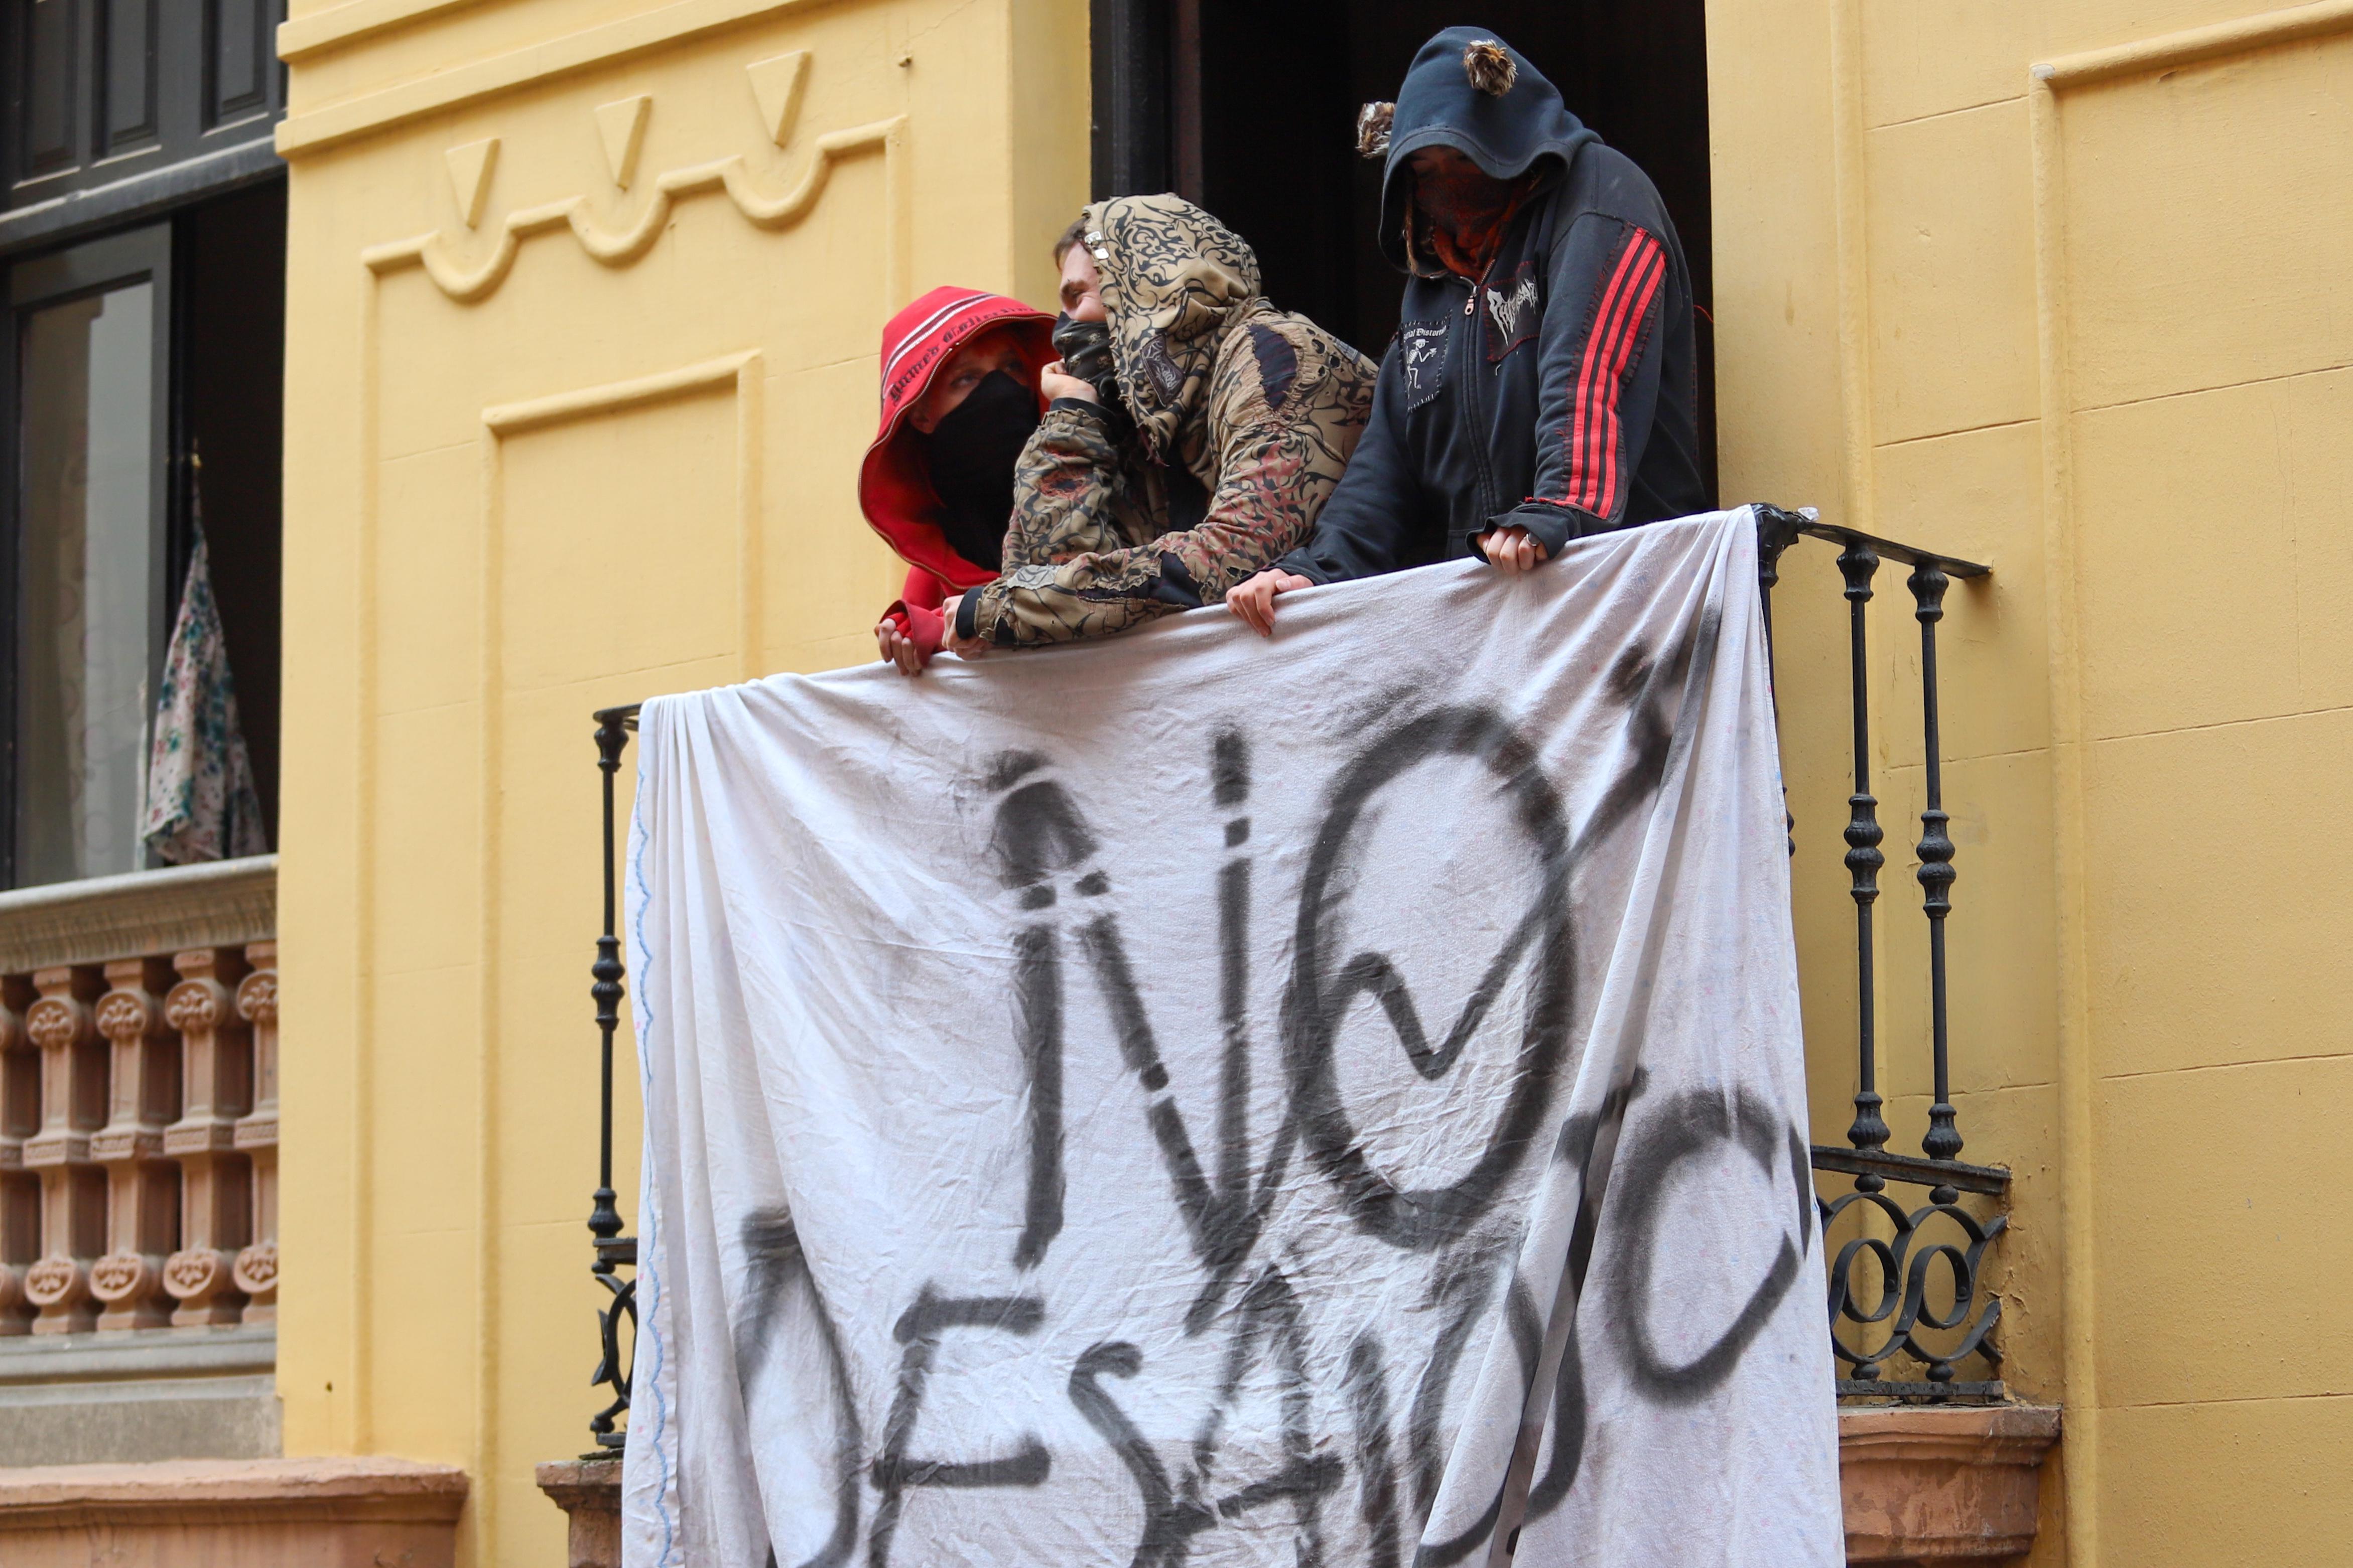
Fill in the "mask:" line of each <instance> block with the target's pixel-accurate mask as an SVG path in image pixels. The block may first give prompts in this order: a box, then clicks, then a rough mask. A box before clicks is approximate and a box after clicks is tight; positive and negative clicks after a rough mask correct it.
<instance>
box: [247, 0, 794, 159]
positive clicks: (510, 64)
mask: <svg viewBox="0 0 2353 1568" xmlns="http://www.w3.org/2000/svg"><path fill="white" fill-rule="evenodd" d="M822 3H823V0H673V3H672V4H670V5H664V6H662V7H660V8H659V10H653V11H648V12H646V13H644V14H643V15H641V16H626V17H623V18H622V19H621V20H619V21H617V22H607V23H605V24H603V25H602V26H595V27H584V28H582V29H581V30H580V31H579V32H576V33H566V34H565V35H563V36H562V37H554V38H549V39H547V40H546V41H544V42H543V43H537V44H533V45H530V46H528V47H524V48H520V49H511V50H509V51H508V52H507V53H505V54H502V55H493V56H491V58H488V59H482V60H476V61H474V62H473V63H472V64H470V65H462V66H457V67H454V68H450V69H448V70H440V71H435V72H433V73H432V74H431V75H429V76H423V77H417V78H416V79H412V80H409V81H404V82H399V83H396V84H395V85H394V86H391V87H387V88H381V89H377V90H376V91H374V92H364V93H361V94H358V95H357V96H355V97H352V98H346V99H342V100H337V101H335V102H332V103H328V104H324V105H322V106H321V107H319V108H317V109H306V110H302V111H301V113H298V114H290V115H288V116H287V117H286V118H285V119H284V120H281V121H279V122H278V153H279V156H280V157H282V158H287V159H293V158H300V157H303V156H306V155H308V154H310V153H318V152H322V151H323V150H325V149H326V148H329V147H332V146H335V145H337V144H338V143H340V142H348V141H350V140H351V139H352V138H353V137H355V136H364V135H367V134H369V133H370V132H377V131H384V130H388V129H389V128H391V127H393V126H395V125H403V124H406V123H407V122H408V121H412V120H417V119H421V118H423V117H424V116H426V115H428V114H439V113H442V112H444V111H446V110H451V109H456V108H458V107H459V106H460V105H462V104H468V103H473V102H476V101H478V100H481V99H485V98H490V97H491V96H493V95H495V94H498V93H501V92H508V91H512V89H516V88H519V87H522V86H524V85H525V84H527V83H534V82H543V81H552V80H554V79H556V78H558V77H565V76H570V75H572V74H573V73H575V72H576V71H583V70H586V69H587V68H590V67H592V66H597V65H602V64H604V63H605V62H606V61H607V60H610V59H616V58H620V57H622V56H624V55H634V54H638V53H641V52H643V51H645V50H648V49H654V48H659V47H662V46H664V45H667V44H676V43H682V42H684V41H685V40H687V39H689V38H699V37H702V36H704V35H705V34H708V33H716V32H720V31H722V30H723V29H725V28H728V27H734V26H743V25H744V24H745V23H747V22H754V21H758V20H760V19H762V18H764V17H768V16H775V15H776V14H777V13H778V12H781V11H788V10H791V9H793V8H794V7H796V6H800V5H818V4H822ZM360 5H369V9H370V11H371V13H375V12H377V11H378V10H379V8H378V7H376V6H375V5H372V4H370V0H354V4H353V5H350V6H341V7H338V8H337V9H338V11H343V10H354V9H357V8H358V7H359V6H360ZM447 8H448V7H447V6H444V5H429V4H426V3H424V0H410V3H409V5H406V6H404V5H385V6H383V7H381V8H380V9H381V11H382V13H383V14H385V15H391V14H394V13H399V16H398V18H397V19H396V20H395V21H390V22H379V23H376V24H375V25H373V26H368V27H365V28H363V29H361V31H380V30H382V28H384V27H385V26H400V25H403V24H405V23H406V21H409V20H414V19H415V18H416V17H417V16H427V15H431V14H433V13H434V12H436V11H439V10H444V9H447ZM294 25H295V24H293V23H288V24H287V26H294ZM358 36H359V33H358V32H350V33H347V34H345V35H343V36H340V37H336V38H335V40H334V42H335V44H336V45H341V44H344V43H348V42H350V41H351V40H352V38H353V37H358ZM319 47H326V46H322V45H319V44H316V43H311V44H307V45H305V46H304V47H303V49H302V51H301V52H304V53H308V52H311V51H313V50H315V49H317V48H319ZM284 49H285V44H284V35H283V34H282V33H281V34H280V54H281V55H283V54H284ZM289 58H294V57H289Z"/></svg>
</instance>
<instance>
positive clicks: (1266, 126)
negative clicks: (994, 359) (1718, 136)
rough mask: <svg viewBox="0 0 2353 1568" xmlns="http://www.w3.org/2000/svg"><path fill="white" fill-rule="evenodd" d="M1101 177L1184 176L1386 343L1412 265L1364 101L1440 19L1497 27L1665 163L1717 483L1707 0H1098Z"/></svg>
mask: <svg viewBox="0 0 2353 1568" xmlns="http://www.w3.org/2000/svg"><path fill="white" fill-rule="evenodd" d="M1093 9H1094V27H1095V31H1094V37H1095V73H1094V74H1095V102H1096V106H1097V108H1096V125H1095V189H1096V194H1097V195H1113V194H1118V193H1121V192H1134V191H1159V190H1175V191H1177V192H1179V193H1181V194H1183V195H1187V196H1190V197H1191V198H1192V199H1194V200H1196V201H1198V202H1199V203H1200V204H1201V205H1203V206H1206V207H1208V209H1209V210H1210V211H1211V212H1214V213H1216V214H1217V215H1218V216H1219V217H1220V218H1222V219H1224V220H1225V221H1226V222H1227V223H1228V224H1229V225H1231V226H1233V227H1234V228H1235V229H1236V230H1237V231H1238V232H1239V233H1240V234H1241V236H1242V237H1244V238H1246V239H1248V240H1249V241H1250V244H1251V246H1252V247H1254V248H1255V249H1256V250H1257V251H1258V255H1259V261H1260V265H1261V268H1262V269H1263V271H1264V274H1265V278H1266V289H1267V293H1268V295H1269V296H1270V297H1271V299H1272V300H1274V302H1275V303H1276V304H1278V305H1282V306H1283V307H1284V308H1286V309H1289V310H1299V311H1302V312H1303V313H1305V314H1306V315H1309V316H1311V317H1313V318H1314V319H1315V320H1316V321H1319V322H1321V323H1323V324H1324V326H1326V327H1328V328H1330V329H1331V330H1332V331H1335V332H1337V333H1338V334H1339V335H1340V336H1342V337H1344V338H1346V339H1348V340H1349V341H1350V342H1354V343H1356V345H1357V346H1358V347H1359V348H1361V349H1363V350H1364V351H1365V352H1366V353H1369V354H1373V355H1376V356H1377V355H1378V354H1379V353H1381V352H1382V350H1383V349H1384V348H1386V347H1387V346H1388V340H1389V336H1390V334H1391V333H1392V332H1394V331H1396V330H1397V311H1398V297H1399V295H1400V293H1401V291H1402V287H1403V279H1401V278H1399V276H1398V273H1397V272H1396V271H1395V269H1393V268H1391V267H1390V266H1389V265H1388V262H1386V261H1384V260H1383V259H1382V258H1381V255H1380V252H1379V251H1378V249H1377V248H1376V246H1375V240H1374V232H1373V231H1374V225H1375V222H1376V220H1377V216H1378V210H1379V202H1380V165H1379V164H1378V163H1368V162H1366V161H1364V160H1362V159H1359V158H1357V157H1356V151H1355V140H1356V110H1357V106H1358V105H1360V104H1362V103H1365V102H1366V101H1368V100H1375V99H1390V98H1395V97H1396V96H1397V89H1398V81H1399V80H1400V79H1402V78H1403V77H1404V75H1405V68H1406V67H1407V66H1408V65H1409V64H1410V63H1411V62H1412V59H1413V54H1414V50H1415V49H1417V48H1418V47H1420V45H1421V43H1422V42H1423V40H1425V39H1426V38H1428V37H1430V34H1432V33H1434V32H1437V31H1438V30H1439V29H1440V27H1445V26H1454V25H1457V24H1471V25H1475V26H1482V27H1488V28H1492V29H1493V30H1494V32H1495V33H1496V34H1497V35H1498V36H1499V37H1503V38H1504V39H1506V40H1508V41H1509V42H1510V43H1511V45H1512V47H1514V48H1516V49H1518V50H1519V51H1520V52H1521V53H1522V54H1523V55H1525V56H1526V57H1527V58H1529V59H1531V60H1533V61H1534V62H1535V64H1536V65H1537V67H1538V68H1541V69H1542V70H1543V71H1544V73H1545V74H1546V76H1548V77H1550V78H1551V79H1552V80H1553V82H1554V83H1555V84H1556V86H1558V87H1559V89H1560V90H1561V96H1562V97H1563V98H1565V99H1566V100H1567V103H1568V107H1569V110H1571V112H1573V113H1575V114H1576V115H1577V117H1578V118H1579V119H1581V120H1583V121H1585V122H1586V123H1587V124H1588V125H1589V126H1591V127H1592V128H1593V129H1594V130H1596V131H1598V132H1600V133H1601V135H1602V137H1603V138H1604V139H1605V140H1606V141H1608V142H1609V143H1610V144H1611V145H1612V146H1614V147H1616V148H1618V149H1619V150H1620V151H1621V152H1623V153H1626V154H1627V155H1628V156H1629V157H1630V158H1632V159H1633V160H1634V161H1635V162H1636V163H1640V164H1641V166H1642V168H1643V169H1644V170H1645V171H1646V172H1648V174H1650V176H1651V180H1652V181H1653V182H1654V183H1655V184H1657V185H1658V187H1659V192H1660V195H1662V196H1663V197H1664V198H1665V200H1666V204H1667V210H1668V212H1669V213H1670V214H1671V215H1672V216H1673V218H1674V221H1675V228H1676V231H1677V233H1678V235H1679V236H1680V237H1681V238H1682V240H1683V253H1684V255H1685V257H1686V258H1688V260H1689V262H1690V264H1691V270H1692V285H1693V293H1694V298H1695V299H1696V300H1698V302H1699V305H1700V309H1701V310H1702V311H1703V315H1702V318H1701V320H1700V321H1699V323H1698V326H1699V332H1698V341H1699V351H1700V352H1699V375H1700V387H1699V394H1700V408H1699V416H1700V449H1701V453H1702V457H1703V461H1704V465H1705V470H1706V478H1707V482H1708V489H1709V491H1710V493H1711V494H1713V493H1714V490H1715V333H1714V331H1713V329H1712V327H1711V324H1710V322H1709V321H1708V319H1707V317H1706V315H1705V314H1704V312H1706V311H1707V310H1711V309H1712V308H1713V305H1714V299H1715V296H1714V290H1713V271H1714V269H1713V267H1712V265H1711V260H1710V250H1711V243H1710V242H1711V240H1712V238H1713V236H1712V233H1711V225H1710V221H1709V205H1708V140H1707V34H1706V21H1705V14H1704V5H1703V0H1656V3H1654V4H1650V5H1627V4H1625V0H1611V3H1605V0H1487V3H1484V4H1482V5H1479V6H1478V7H1477V8H1476V9H1475V10H1474V11H1470V12H1466V11H1464V10H1463V9H1461V8H1460V7H1457V6H1453V5H1435V4H1430V3H1429V0H1356V3H1353V4H1349V5H1311V4H1295V3H1292V4H1286V3H1281V0H1276V3H1269V0H1095V4H1094V7H1093Z"/></svg>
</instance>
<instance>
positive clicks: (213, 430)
mask: <svg viewBox="0 0 2353 1568" xmlns="http://www.w3.org/2000/svg"><path fill="white" fill-rule="evenodd" d="M177 228H178V243H179V248H178V252H177V258H176V266H175V268H174V271H175V273H176V275H177V277H178V279H179V287H180V301H179V333H180V340H179V363H180V423H181V429H182V435H183V440H182V443H181V448H180V449H181V450H182V451H183V452H188V453H194V454H195V456H196V457H197V458H199V459H200V460H201V463H202V467H201V468H193V469H191V470H189V471H188V473H187V474H186V476H185V479H184V480H183V488H184V489H185V491H186V492H187V493H185V494H184V496H183V498H182V504H183V507H184V509H186V508H188V506H189V503H191V502H192V501H196V500H199V498H200V503H201V506H202V509H203V514H204V529H205V538H206V542H207V543H209V545H210V546H211V550H210V552H209V553H210V554H211V557H212V580H213V597H214V598H215V600H216V601H217V602H218V603H219V605H220V616H221V630H222V634H223V636H224V637H225V638H226V640H227V644H228V661H229V668H230V669H231V671H233V672H234V674H235V677H236V680H237V710H238V717H239V719H240V721H242V724H243V727H244V730H245V744H246V750H247V751H248V752H249V753H251V755H252V758H253V782H254V788H255V790H256V792H257V793H259V795H260V796H261V818H262V821H263V823H264V824H265V825H267V828H268V831H269V840H270V842H271V843H272V844H275V843H276V842H277V841H278V690H279V663H278V659H279V651H278V650H279V626H278V623H279V608H278V606H279V582H280V561H279V470H280V461H281V453H280V446H281V441H282V437H283V432H284V428H285V387H286V375H285V363H286V186H285V184H283V183H282V182H278V183H273V184H268V185H264V186H261V187H259V188H258V189H254V190H248V191H243V192H239V193H238V194H237V195H232V196H227V197H224V198H222V199H221V200H219V201H216V202H209V203H207V204H206V205H203V206H200V207H197V208H195V210H194V211H192V212H189V213H186V214H185V215H183V216H181V218H180V219H179V220H178V224H177ZM183 515H184V516H185V515H187V513H186V511H185V510H184V513H183ZM185 537H186V531H185V527H184V528H183V530H182V538H183V539H184V540H185ZM175 556H176V559H177V561H178V562H179V563H180V567H181V570H183V571H185V563H186V552H185V549H183V550H181V551H179V552H175ZM178 581H179V579H178V578H177V577H176V576H175V577H174V583H175V584H176V583H177V582H178Z"/></svg>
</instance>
